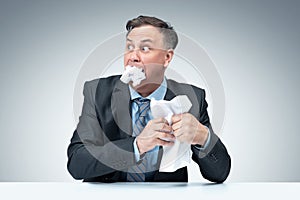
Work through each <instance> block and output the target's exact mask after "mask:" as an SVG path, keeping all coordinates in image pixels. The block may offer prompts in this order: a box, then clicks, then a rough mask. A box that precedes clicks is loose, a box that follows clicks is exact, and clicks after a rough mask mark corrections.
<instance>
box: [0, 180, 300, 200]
mask: <svg viewBox="0 0 300 200" xmlns="http://www.w3.org/2000/svg"><path fill="white" fill-rule="evenodd" d="M0 195H1V199H41V200H44V199H51V200H56V199H65V200H67V199H71V200H74V199H81V200H83V199H84V200H87V199H99V200H100V199H107V200H109V199H130V200H133V199H140V200H143V199H156V200H158V199H162V198H164V199H165V200H169V199H170V200H173V199H181V200H187V199H192V198H195V199H205V200H207V199H221V200H224V199H238V200H240V199H251V200H253V199H263V198H266V199H274V198H275V199H300V183H285V182H284V183H276V182H274V183H223V184H209V183H110V184H104V183H80V182H75V183H63V182H61V183H53V182H32V183H27V182H17V183H16V182H3V183H0Z"/></svg>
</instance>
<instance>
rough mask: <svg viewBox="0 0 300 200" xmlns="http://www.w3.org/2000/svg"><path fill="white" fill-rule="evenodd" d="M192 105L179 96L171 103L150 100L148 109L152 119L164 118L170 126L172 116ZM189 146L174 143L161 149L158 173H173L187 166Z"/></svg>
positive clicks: (189, 159) (189, 154)
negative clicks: (161, 154)
mask: <svg viewBox="0 0 300 200" xmlns="http://www.w3.org/2000/svg"><path fill="white" fill-rule="evenodd" d="M191 107H192V103H191V101H190V100H189V98H188V97H187V96H186V95H179V96H176V97H175V98H173V99H172V100H171V101H166V100H158V101H157V100H155V99H151V103H150V109H151V113H152V116H153V117H154V118H157V117H164V118H165V119H166V120H167V121H168V122H169V124H170V125H171V123H172V122H171V118H172V116H173V115H174V114H182V113H185V112H188V111H189V110H190V108H191ZM191 156H192V151H191V145H190V144H187V143H181V142H179V141H178V140H175V141H174V145H172V146H170V147H163V156H162V160H161V163H160V168H159V171H160V172H174V171H176V170H177V169H180V168H182V167H185V166H187V165H188V164H189V163H190V162H191Z"/></svg>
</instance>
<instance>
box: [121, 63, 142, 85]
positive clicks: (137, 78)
mask: <svg viewBox="0 0 300 200" xmlns="http://www.w3.org/2000/svg"><path fill="white" fill-rule="evenodd" d="M145 78H146V75H145V72H144V70H143V69H141V68H138V67H135V66H129V65H128V66H126V67H125V71H124V72H123V74H122V76H121V78H120V80H121V81H122V82H123V83H126V84H128V83H129V82H130V81H132V86H133V87H135V86H137V85H139V84H140V83H141V81H142V80H144V79H145Z"/></svg>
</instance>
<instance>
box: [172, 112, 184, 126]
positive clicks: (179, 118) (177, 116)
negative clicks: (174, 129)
mask: <svg viewBox="0 0 300 200" xmlns="http://www.w3.org/2000/svg"><path fill="white" fill-rule="evenodd" d="M171 120H172V124H175V123H177V122H179V121H181V120H182V114H178V115H173V116H172V118H171Z"/></svg>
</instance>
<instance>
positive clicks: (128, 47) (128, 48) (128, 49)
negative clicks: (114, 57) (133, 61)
mask: <svg viewBox="0 0 300 200" xmlns="http://www.w3.org/2000/svg"><path fill="white" fill-rule="evenodd" d="M133 49H134V47H133V45H131V44H127V45H126V50H127V51H132V50H133Z"/></svg>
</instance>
